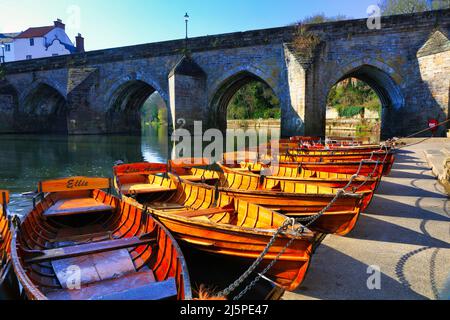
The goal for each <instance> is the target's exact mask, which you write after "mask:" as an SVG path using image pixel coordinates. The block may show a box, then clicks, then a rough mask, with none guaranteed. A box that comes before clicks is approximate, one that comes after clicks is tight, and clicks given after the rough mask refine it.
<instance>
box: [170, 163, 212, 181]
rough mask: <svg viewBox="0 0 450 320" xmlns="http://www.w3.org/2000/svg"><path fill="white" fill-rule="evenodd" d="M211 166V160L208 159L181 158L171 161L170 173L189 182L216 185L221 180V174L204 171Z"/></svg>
mask: <svg viewBox="0 0 450 320" xmlns="http://www.w3.org/2000/svg"><path fill="white" fill-rule="evenodd" d="M210 165H211V162H210V160H209V159H206V158H180V159H176V160H169V172H171V173H173V174H176V175H178V176H179V177H181V178H182V179H184V180H187V181H191V182H202V183H206V184H215V183H216V182H217V181H218V180H219V174H218V173H217V172H216V171H213V170H206V169H203V168H204V167H209V166H210Z"/></svg>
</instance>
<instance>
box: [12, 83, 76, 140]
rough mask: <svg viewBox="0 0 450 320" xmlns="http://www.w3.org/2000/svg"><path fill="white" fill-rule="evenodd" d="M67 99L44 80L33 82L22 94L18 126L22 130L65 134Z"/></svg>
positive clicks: (66, 130) (66, 131)
mask: <svg viewBox="0 0 450 320" xmlns="http://www.w3.org/2000/svg"><path fill="white" fill-rule="evenodd" d="M67 113H68V107H67V99H66V97H65V96H64V95H63V94H61V92H60V91H59V90H57V89H55V88H54V87H52V86H50V85H48V84H47V83H45V82H38V83H34V84H33V85H32V86H31V87H30V89H29V90H28V91H27V94H26V96H25V95H23V96H22V100H21V102H20V109H19V110H18V114H19V116H18V120H17V121H18V123H19V124H18V127H19V129H20V131H23V132H33V133H35V132H36V133H61V134H67V133H68V127H67Z"/></svg>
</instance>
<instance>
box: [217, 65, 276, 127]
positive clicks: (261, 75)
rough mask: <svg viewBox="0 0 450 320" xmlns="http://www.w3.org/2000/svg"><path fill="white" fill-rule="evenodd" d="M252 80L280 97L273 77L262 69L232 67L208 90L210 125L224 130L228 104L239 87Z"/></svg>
mask: <svg viewBox="0 0 450 320" xmlns="http://www.w3.org/2000/svg"><path fill="white" fill-rule="evenodd" d="M252 81H260V82H263V83H265V84H266V85H267V86H268V87H269V88H271V89H272V91H273V93H274V94H275V95H276V96H277V97H278V98H280V97H281V95H280V94H279V92H278V87H277V86H276V84H275V83H274V81H273V79H272V78H271V77H270V76H269V74H268V73H266V72H265V71H263V70H262V69H260V68H256V67H251V66H242V67H239V68H236V69H233V70H231V71H229V72H227V73H225V74H223V75H222V76H221V77H220V78H219V79H217V80H216V81H214V84H213V85H212V86H211V87H212V89H211V90H209V92H210V96H209V98H208V105H209V109H210V112H209V115H210V119H209V126H210V127H214V128H218V129H219V130H221V131H222V132H225V131H226V128H227V125H226V123H227V107H228V104H229V103H230V101H231V99H232V98H233V96H234V95H235V94H236V92H237V91H238V90H239V89H240V88H242V87H243V86H245V85H246V84H248V83H250V82H252ZM281 106H283V104H281ZM282 112H283V111H282Z"/></svg>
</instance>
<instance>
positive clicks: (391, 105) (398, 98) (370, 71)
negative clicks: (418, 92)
mask: <svg viewBox="0 0 450 320" xmlns="http://www.w3.org/2000/svg"><path fill="white" fill-rule="evenodd" d="M347 78H356V79H359V80H361V81H364V82H365V83H367V84H368V85H369V86H370V87H371V88H372V89H373V90H374V91H375V92H376V94H377V95H378V97H379V99H380V102H381V105H382V108H383V109H382V119H381V120H382V121H381V135H382V137H385V132H388V131H391V130H386V129H387V127H389V126H391V125H393V124H392V123H391V121H390V120H389V119H390V118H391V115H392V114H393V113H395V112H396V111H398V110H399V109H401V108H403V107H404V105H405V98H404V95H403V93H402V90H401V83H402V82H403V79H402V77H401V76H400V75H399V74H398V73H397V72H396V71H395V70H394V69H393V68H392V67H390V66H388V65H386V64H385V63H382V62H381V61H378V60H372V59H362V60H358V61H353V62H351V63H349V64H347V65H346V66H345V67H343V68H340V69H339V70H338V72H334V73H333V75H332V76H331V77H329V79H328V80H327V82H326V84H325V85H324V86H323V88H324V89H325V92H324V93H323V94H322V95H321V96H322V97H324V99H325V100H324V101H323V102H322V103H321V105H322V106H323V108H325V107H326V99H327V97H328V94H329V92H330V90H331V88H332V87H333V86H334V85H336V84H337V83H339V82H340V81H342V80H345V79H347Z"/></svg>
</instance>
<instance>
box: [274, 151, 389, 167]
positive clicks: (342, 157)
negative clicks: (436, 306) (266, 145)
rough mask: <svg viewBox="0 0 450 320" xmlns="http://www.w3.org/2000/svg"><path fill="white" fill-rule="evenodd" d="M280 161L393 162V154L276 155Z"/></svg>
mask: <svg viewBox="0 0 450 320" xmlns="http://www.w3.org/2000/svg"><path fill="white" fill-rule="evenodd" d="M278 160H279V161H280V162H326V163H329V162H349V161H361V160H373V161H383V163H387V164H391V163H393V162H394V155H393V154H392V153H386V152H371V153H347V154H333V153H324V154H301V155H295V154H286V155H280V156H278Z"/></svg>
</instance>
